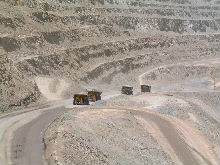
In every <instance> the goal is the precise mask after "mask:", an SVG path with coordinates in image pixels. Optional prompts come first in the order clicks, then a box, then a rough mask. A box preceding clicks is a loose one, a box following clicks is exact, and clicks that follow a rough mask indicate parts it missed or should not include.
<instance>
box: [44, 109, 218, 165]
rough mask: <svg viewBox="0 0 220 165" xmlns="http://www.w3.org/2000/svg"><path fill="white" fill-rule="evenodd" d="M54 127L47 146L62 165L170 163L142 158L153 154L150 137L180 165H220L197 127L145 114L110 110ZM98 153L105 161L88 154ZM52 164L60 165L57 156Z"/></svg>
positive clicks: (72, 116)
mask: <svg viewBox="0 0 220 165" xmlns="http://www.w3.org/2000/svg"><path fill="white" fill-rule="evenodd" d="M65 116H66V117H65ZM65 118H67V119H66V120H65ZM61 119H62V120H61ZM73 125H74V127H72V126H73ZM54 126H55V127H51V128H50V129H51V130H49V131H47V132H48V137H47V143H46V144H47V146H50V147H49V148H48V151H49V150H50V151H54V153H53V156H54V158H56V161H58V162H59V163H61V164H67V163H69V164H71V163H73V162H76V163H77V164H88V163H89V162H95V163H96V164H101V163H100V162H108V163H109V164H114V163H115V162H119V164H125V163H126V162H127V163H129V164H146V163H147V164H149V161H150V160H149V158H150V157H152V156H155V157H154V158H153V159H152V160H153V161H155V162H152V164H154V163H158V162H166V161H169V160H168V159H167V157H166V156H164V157H163V158H162V157H160V156H159V157H158V156H157V155H160V154H161V153H160V152H161V150H157V151H155V150H153V151H152V152H150V154H149V155H148V156H145V157H143V156H142V155H146V154H147V153H145V151H144V150H145V148H148V149H149V150H151V149H150V148H151V147H150V146H151V144H149V143H151V142H150V141H149V140H150V138H149V137H148V134H149V133H150V135H151V136H153V138H154V139H155V140H156V141H157V145H158V146H161V147H162V151H164V152H165V153H166V154H168V155H169V157H170V158H171V161H173V162H174V163H175V164H186V165H188V164H218V161H219V160H218V157H217V155H216V153H215V152H214V151H213V150H212V149H211V147H210V146H211V144H210V142H209V141H207V139H206V138H205V137H204V136H203V135H202V134H201V132H199V131H198V130H197V129H196V128H194V127H193V126H192V125H190V124H189V123H187V122H185V121H183V120H179V119H177V118H174V117H170V116H165V115H161V114H158V113H155V112H151V111H148V110H146V109H142V108H135V107H123V106H119V107H109V106H108V107H92V108H86V109H81V110H80V111H78V112H75V111H70V112H68V114H65V115H64V116H62V117H61V118H60V121H56V123H55V124H54ZM118 130H120V131H118ZM56 131H58V132H59V133H57V134H56ZM116 132H117V133H116ZM54 134H56V136H54ZM146 137H148V138H146ZM49 139H51V140H49ZM82 139H83V140H82ZM131 139H132V140H131ZM55 142H56V144H55ZM62 146H65V147H64V148H63V147H62ZM124 148H126V150H124ZM153 148H156V146H155V144H154V145H153ZM55 150H56V151H55ZM97 150H98V151H99V152H98V153H101V155H99V154H95V155H89V154H88V152H91V153H96V151H97ZM154 152H155V153H154ZM47 155H49V154H47ZM97 155H98V156H97ZM102 155H105V156H102ZM120 155H123V158H122V157H121V156H120ZM53 156H52V157H53ZM131 158H132V159H131ZM47 159H48V160H50V161H52V162H54V160H52V159H51V156H49V157H47ZM156 159H157V160H156ZM156 161H157V162H156ZM168 164H169V163H168Z"/></svg>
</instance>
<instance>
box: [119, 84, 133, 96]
mask: <svg viewBox="0 0 220 165" xmlns="http://www.w3.org/2000/svg"><path fill="white" fill-rule="evenodd" d="M121 94H124V95H133V87H131V86H128V85H127V86H122V88H121Z"/></svg>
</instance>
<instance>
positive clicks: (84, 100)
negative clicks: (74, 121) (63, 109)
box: [73, 94, 89, 105]
mask: <svg viewBox="0 0 220 165" xmlns="http://www.w3.org/2000/svg"><path fill="white" fill-rule="evenodd" d="M73 99H74V100H73V105H89V98H88V96H87V95H86V94H75V95H74V97H73Z"/></svg>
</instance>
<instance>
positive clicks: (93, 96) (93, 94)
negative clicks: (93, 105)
mask: <svg viewBox="0 0 220 165" xmlns="http://www.w3.org/2000/svg"><path fill="white" fill-rule="evenodd" d="M101 94H102V92H100V91H96V90H91V91H88V98H89V101H92V102H95V101H98V100H101Z"/></svg>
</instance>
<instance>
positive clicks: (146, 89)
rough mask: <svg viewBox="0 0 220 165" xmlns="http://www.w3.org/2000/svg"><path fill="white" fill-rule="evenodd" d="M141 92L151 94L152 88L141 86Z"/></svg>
mask: <svg viewBox="0 0 220 165" xmlns="http://www.w3.org/2000/svg"><path fill="white" fill-rule="evenodd" d="M141 92H151V86H149V85H141Z"/></svg>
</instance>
